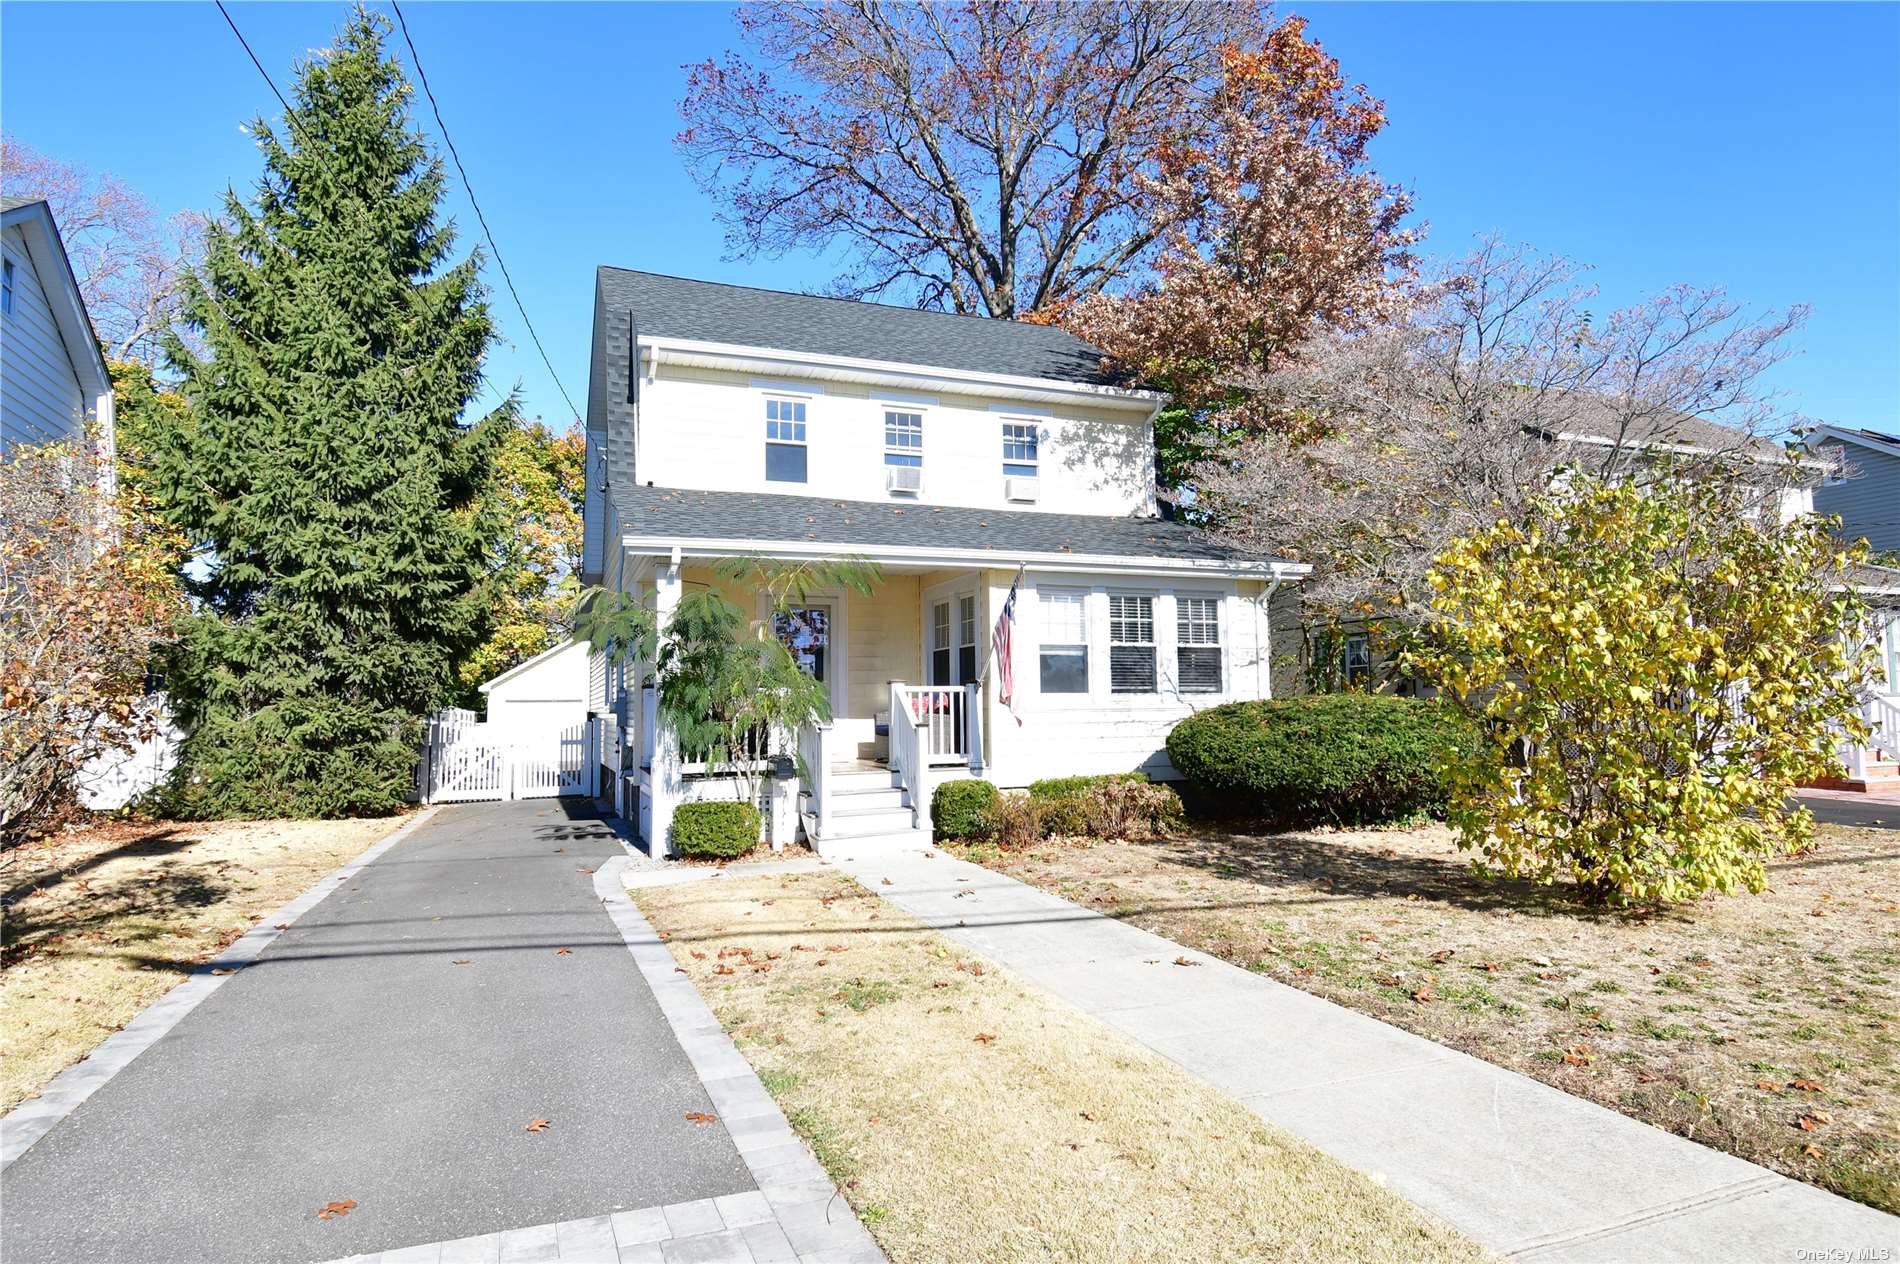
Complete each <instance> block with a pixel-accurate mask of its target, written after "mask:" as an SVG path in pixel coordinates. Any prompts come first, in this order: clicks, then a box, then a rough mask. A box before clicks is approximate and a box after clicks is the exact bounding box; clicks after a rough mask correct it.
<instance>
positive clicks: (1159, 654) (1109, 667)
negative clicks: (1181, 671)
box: [1102, 584, 1174, 702]
mask: <svg viewBox="0 0 1900 1264" xmlns="http://www.w3.org/2000/svg"><path fill="white" fill-rule="evenodd" d="M1114 597H1146V598H1147V599H1148V614H1149V618H1150V621H1151V622H1152V623H1153V631H1152V633H1151V636H1152V639H1151V640H1149V641H1145V642H1137V641H1117V640H1116V639H1115V616H1114V614H1113V609H1114V603H1113V602H1112V601H1111V600H1110V599H1111V598H1114ZM1164 607H1165V620H1164ZM1173 618H1174V602H1173V600H1171V599H1170V596H1169V594H1167V593H1165V592H1162V591H1160V590H1158V589H1153V588H1128V587H1124V586H1122V585H1119V584H1117V585H1114V586H1111V587H1108V588H1104V589H1103V590H1102V693H1103V696H1105V697H1108V698H1111V699H1115V700H1117V701H1122V700H1126V701H1129V702H1141V701H1147V700H1152V701H1154V702H1161V701H1163V700H1165V699H1167V698H1168V697H1169V695H1170V693H1171V692H1172V691H1171V690H1170V689H1169V687H1168V686H1169V683H1170V682H1169V680H1168V672H1167V659H1166V654H1167V652H1168V651H1169V650H1170V649H1172V648H1173V647H1172V642H1173V640H1174V634H1173V624H1172V623H1171V622H1166V620H1172V619H1173ZM1164 627H1165V628H1167V629H1168V630H1167V632H1166V634H1165V640H1164V639H1163V638H1164V633H1163V628H1164ZM1144 644H1145V645H1148V646H1149V647H1150V648H1151V649H1152V650H1153V651H1154V665H1155V687H1154V688H1153V689H1151V690H1143V691H1141V692H1139V693H1133V692H1125V691H1122V690H1118V689H1116V688H1115V680H1114V676H1113V671H1114V667H1113V662H1114V657H1115V655H1114V650H1115V647H1116V646H1117V645H1129V646H1138V645H1144Z"/></svg>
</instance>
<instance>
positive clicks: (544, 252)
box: [0, 0, 1900, 430]
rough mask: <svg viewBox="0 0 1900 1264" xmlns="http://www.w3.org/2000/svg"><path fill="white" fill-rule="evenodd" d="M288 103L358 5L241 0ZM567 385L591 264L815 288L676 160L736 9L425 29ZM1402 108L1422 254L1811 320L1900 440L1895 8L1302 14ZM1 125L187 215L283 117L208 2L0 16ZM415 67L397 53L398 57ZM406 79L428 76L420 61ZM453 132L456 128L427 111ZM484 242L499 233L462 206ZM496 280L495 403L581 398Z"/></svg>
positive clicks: (1796, 372) (1804, 365)
mask: <svg viewBox="0 0 1900 1264" xmlns="http://www.w3.org/2000/svg"><path fill="white" fill-rule="evenodd" d="M232 10H233V13H234V16H235V17H236V18H237V21H238V24H239V25H240V27H241V28H242V29H243V30H244V32H245V35H246V36H247V37H248V38H249V39H250V41H251V44H252V46H253V47H254V48H255V49H256V50H257V52H258V55H259V56H260V57H261V58H262V59H263V61H264V64H265V65H266V66H267V67H268V68H269V69H270V71H271V73H272V75H273V77H274V78H276V79H277V81H278V83H279V85H280V86H283V85H285V84H287V83H288V82H289V79H290V77H291V71H290V67H291V63H292V62H293V61H294V60H295V59H296V58H298V57H300V56H302V55H303V54H304V53H305V52H306V51H307V50H309V49H313V48H316V47H320V46H321V45H323V44H324V43H326V42H327V41H328V40H329V38H330V35H331V33H332V32H333V30H334V29H335V27H336V26H337V24H338V23H339V22H340V21H341V20H342V18H343V16H344V14H345V11H346V10H345V7H344V5H343V4H341V3H329V4H234V5H233V6H232ZM404 11H405V12H406V13H407V14H408V15H409V19H410V26H411V29H412V32H413V33H414V35H415V38H416V41H417V44H418V46H419V48H420V49H421V53H422V57H423V59H424V65H425V67H426V68H427V70H428V72H429V77H430V81H431V83H432V85H433V86H434V88H435V91H436V95H437V98H438V99H439V100H440V102H441V104H442V108H443V111H444V114H445V117H446V118H447V121H448V125H449V127H450V129H451V131H452V134H453V135H454V138H455V141H456V144H457V146H458V147H459V148H460V150H461V152H462V157H463V160H464V161H465V162H466V163H467V165H468V168H469V174H470V177H471V178H472V179H473V180H474V183H475V191H476V194H477V196H478V197H479V198H480V199H481V201H482V205H483V209H484V210H485V211H486V212H487V215H488V219H489V223H490V224H491V225H492V226H493V228H494V230H495V234H496V237H497V240H498V241H499V243H500V245H501V249H502V253H503V256H504V257H505V258H506V260H507V262H508V266H509V269H510V271H511V272H512V273H513V275H514V277H515V280H516V282H517V284H518V286H519V288H520V291H521V296H522V298H523V300H524V301H525V303H526V304H527V309H528V313H529V316H530V317H531V318H532V319H533V321H534V323H535V326H536V328H537V329H538V330H539V332H540V334H541V337H542V339H543V341H544V342H545V343H546V344H547V348H548V351H549V353H550V355H551V356H552V357H553V361H554V366H555V370H556V372H557V374H558V375H559V377H560V379H561V381H562V382H563V383H564V384H565V385H566V387H567V389H568V391H569V392H570V393H571V394H572V395H573V397H574V400H575V402H576V403H577V404H584V400H585V392H586V389H587V381H586V379H587V358H588V357H587V343H588V334H589V328H588V326H589V319H590V314H591V313H590V307H591V302H592V295H593V270H594V267H595V266H596V265H597V264H600V263H615V264H620V265H623V266H628V267H640V268H651V269H654V270H658V271H666V272H675V273H682V274H686V275H690V276H698V277H705V278H708V279H713V280H729V281H742V282H744V283H747V284H752V285H764V286H771V287H779V288H788V289H798V288H808V287H816V286H818V285H820V284H822V283H823V282H824V281H825V280H826V279H828V277H829V271H828V269H826V268H825V266H824V265H823V263H822V261H820V260H815V259H812V258H809V257H788V258H785V259H779V260H768V261H760V262H753V263H749V264H742V263H736V262H728V261H726V260H724V259H723V258H722V255H723V253H724V248H723V244H722V240H721V233H720V230H719V227H718V225H717V224H716V223H715V222H714V221H713V212H714V207H713V205H712V204H711V202H710V201H709V200H708V199H707V198H705V197H704V196H703V195H701V194H700V192H699V191H698V190H697V189H696V188H695V187H694V186H693V184H692V182H691V181H690V180H689V179H688V178H687V177H686V174H685V172H684V170H683V169H682V167H681V165H680V162H679V159H678V157H677V156H676V155H675V153H674V151H673V147H672V137H673V134H674V133H675V132H676V131H677V130H678V126H679V121H678V116H677V114H676V112H675V105H676V102H677V100H678V98H679V95H680V89H681V83H682V79H683V74H682V71H681V66H682V65H683V64H685V63H688V62H692V61H695V60H699V59H702V58H705V57H708V56H712V55H714V54H716V53H718V52H720V51H721V50H723V49H725V48H727V47H729V46H731V45H732V44H734V43H735V36H734V31H733V27H732V23H731V19H730V14H729V12H728V11H727V10H726V9H725V8H724V7H723V6H720V5H715V4H657V3H656V4H536V5H525V4H451V3H431V2H425V0H416V2H415V3H414V4H412V5H409V6H405V10H404ZM1297 11H1298V12H1301V13H1304V14H1305V15H1307V17H1308V18H1309V19H1310V27H1309V31H1310V33H1311V34H1312V35H1313V36H1315V37H1316V38H1318V39H1319V40H1321V41H1322V42H1323V43H1324V44H1325V45H1326V46H1327V48H1328V49H1329V50H1330V51H1331V52H1333V53H1334V54H1335V55H1337V56H1338V57H1340V58H1341V60H1342V61H1343V63H1344V65H1345V68H1346V71H1347V73H1348V74H1349V75H1351V76H1352V77H1353V78H1355V79H1358V80H1360V81H1363V82H1364V83H1366V84H1367V85H1368V86H1369V87H1370V88H1371V89H1372V90H1373V91H1374V92H1375V93H1376V94H1378V95H1380V96H1382V97H1384V98H1385V100H1386V103H1387V109H1388V113H1389V115H1390V117H1391V124H1390V127H1389V128H1388V130H1387V132H1386V133H1385V134H1384V135H1383V136H1382V137H1381V138H1380V140H1379V141H1378V142H1377V144H1376V147H1375V149H1374V157H1375V159H1376V161H1377V163H1378V166H1379V168H1380V170H1381V172H1382V174H1384V175H1385V177H1386V178H1387V179H1390V180H1396V181H1399V182H1402V183H1404V184H1406V185H1408V186H1410V187H1411V188H1412V189H1413V191H1414V193H1415V195H1416V197H1417V200H1418V206H1419V209H1420V213H1421V217H1422V218H1424V219H1426V220H1428V221H1429V223H1430V226H1431V235H1430V238H1429V241H1428V249H1430V250H1433V251H1437V252H1443V253H1458V252H1460V251H1462V250H1463V249H1465V248H1466V247H1467V246H1468V245H1469V243H1470V242H1471V240H1472V239H1473V237H1474V235H1475V234H1479V233H1485V232H1496V233H1500V234H1502V235H1504V236H1506V237H1508V238H1511V239H1513V240H1518V241H1526V242H1530V243H1532V244H1534V245H1537V246H1539V247H1541V248H1544V249H1547V250H1552V251H1557V252H1560V253H1563V254H1566V255H1569V256H1570V257H1572V258H1575V259H1578V260H1580V261H1583V262H1587V263H1591V264H1593V265H1595V266H1596V272H1595V276H1594V279H1595V280H1596V282H1597V283H1598V284H1599V285H1600V286H1601V287H1602V289H1603V300H1602V306H1603V310H1608V309H1610V308H1611V307H1614V306H1617V305H1620V304H1622V303H1626V302H1629V301H1632V300H1633V299H1634V298H1636V297H1637V296H1639V295H1641V294H1643V293H1645V292H1649V291H1653V290H1656V289H1660V288H1662V287H1664V286H1666V285H1669V284H1672V283H1675V282H1689V283H1692V284H1697V285H1722V286H1726V287H1727V288H1728V290H1729V291H1730V293H1731V294H1732V295H1733V296H1735V297H1736V298H1738V299H1742V300H1745V301H1747V302H1748V303H1750V304H1752V305H1755V306H1757V307H1760V308H1768V307H1781V306H1786V305H1788V304H1791V303H1801V302H1805V303H1808V304H1811V305H1812V307H1813V309H1814V314H1813V317H1812V319H1811V321H1810V323H1809V325H1808V327H1807V328H1806V330H1805V331H1804V332H1803V333H1802V334H1801V335H1800V341H1799V348H1800V353H1801V354H1800V355H1799V356H1797V357H1796V358H1795V359H1794V360H1792V361H1791V362H1789V363H1787V364H1785V365H1783V366H1781V367H1779V368H1778V369H1777V370H1776V374H1775V379H1774V380H1775V382H1776V383H1777V385H1779V386H1780V387H1781V388H1782V389H1784V390H1785V391H1787V392H1788V394H1789V397H1790V403H1791V405H1792V406H1793V407H1795V408H1798V409H1799V410H1801V411H1802V412H1805V413H1808V414H1810V415H1813V416H1817V417H1821V418H1823V419H1827V420H1837V421H1843V422H1846V423H1849V424H1859V425H1870V426H1875V427H1881V428H1885V429H1888V430H1896V429H1900V6H1896V5H1891V4H1845V5H1824V4H1801V5H1775V4H1746V5H1723V4H1673V5H1648V4H1596V5H1572V4H1458V5H1441V4H1319V5H1312V6H1307V7H1301V8H1298V9H1297ZM0 30H3V31H4V44H0V123H4V126H5V127H6V129H7V131H8V132H9V133H11V134H13V135H14V136H16V137H17V138H19V139H21V140H24V141H25V142H27V143H28V144H31V145H33V146H35V147H36V148H38V149H41V150H43V151H46V152H48V153H51V154H54V155H56V156H58V157H61V158H64V159H66V160H68V161H74V162H80V163H84V164H86V165H88V166H92V167H95V168H100V169H105V170H110V171H113V172H115V173H116V174H118V175H120V176H122V177H123V178H125V179H126V180H128V181H130V182H131V183H132V184H134V185H136V186H137V187H139V188H141V189H143V190H144V191H145V192H146V193H148V194H149V195H150V196H152V197H153V198H154V199H155V200H156V201H157V202H158V203H159V204H160V206H161V207H162V208H164V209H165V210H167V211H171V210H178V209H183V208H188V207H189V208H206V207H210V206H211V205H213V204H214V202H215V200H216V198H217V195H218V194H219V192H220V191H221V190H222V189H223V188H224V186H225V185H226V184H227V183H235V184H236V185H237V186H238V188H239V189H240V190H243V189H245V188H248V187H249V185H250V184H251V183H252V181H253V180H254V179H255V176H256V173H257V170H258V157H257V153H256V151H255V149H254V148H253V146H252V144H251V142H250V141H249V140H248V139H247V138H246V137H245V136H243V135H242V134H241V133H240V132H239V130H238V125H239V124H240V123H241V122H242V121H243V120H245V119H246V118H248V117H250V116H251V115H252V114H253V113H255V112H258V111H261V110H266V109H267V108H268V109H270V110H275V108H276V103H275V101H274V100H272V99H271V97H270V95H269V90H268V89H267V88H266V87H265V85H264V82H263V80H262V79H260V78H259V77H258V74H257V72H256V70H255V69H253V68H252V66H251V65H250V63H249V61H248V60H247V59H246V58H245V56H244V52H243V50H242V49H241V48H240V47H239V46H238V44H237V41H236V40H235V39H233V38H232V36H231V34H230V32H229V30H228V29H226V27H225V25H224V22H223V19H222V18H220V17H219V15H218V12H217V10H216V8H214V7H213V6H211V5H210V4H164V5H159V4H106V5H101V4H58V5H55V4H26V3H20V2H18V0H10V2H8V3H6V4H4V5H0ZM397 47H398V48H399V49H400V43H399V42H398V44H397ZM403 56H404V57H405V59H406V57H407V53H406V51H404V52H403ZM421 118H422V121H423V122H424V125H425V126H426V127H427V128H428V130H429V131H430V132H431V133H432V134H433V133H434V129H435V123H434V120H433V119H432V118H429V117H428V116H427V114H426V112H424V113H423V114H422V115H421ZM451 209H452V212H453V214H454V215H455V217H456V220H457V222H458V224H459V226H460V228H461V230H462V232H463V244H464V246H468V245H472V244H473V243H474V241H475V240H476V237H475V234H476V233H477V231H478V229H477V225H476V223H475V219H474V216H473V215H472V214H471V213H469V211H468V209H467V205H466V199H465V198H464V196H463V194H462V193H461V190H460V188H459V187H457V188H456V189H455V193H454V198H453V200H452V203H451ZM490 272H491V280H493V281H494V282H495V283H496V284H497V293H496V295H495V306H496V312H497V315H498V317H499V320H500V324H501V329H502V332H503V334H504V336H505V338H506V339H507V342H506V345H504V346H502V347H501V348H499V349H498V350H497V352H496V353H495V355H494V356H493V358H492V361H491V366H490V376H491V379H492V380H493V381H494V382H495V384H496V385H497V386H498V387H499V388H500V389H503V390H505V389H507V388H508V387H510V386H512V385H514V384H515V383H516V382H519V383H520V385H521V389H522V392H523V395H524V398H525V400H526V402H527V405H528V409H529V412H530V413H531V414H538V415H542V416H545V417H547V418H548V419H549V420H550V421H558V420H559V419H561V418H562V417H563V416H564V414H565V407H564V405H563V404H562V403H561V399H560V395H559V394H558V392H557V391H556V389H555V387H554V384H553V382H552V380H551V379H550V377H549V375H548V373H547V371H546V370H545V369H544V368H542V366H541V364H540V360H539V357H538V356H537V355H536V354H535V351H534V349H533V347H532V345H531V344H530V343H529V341H528V339H527V337H526V334H525V332H524V330H523V329H522V324H521V319H520V317H519V316H518V315H517V314H516V313H515V311H514V310H513V307H512V304H511V303H510V302H509V300H508V298H507V296H506V295H505V294H504V293H502V292H500V290H499V277H498V276H494V275H492V274H493V264H492V263H491V264H490Z"/></svg>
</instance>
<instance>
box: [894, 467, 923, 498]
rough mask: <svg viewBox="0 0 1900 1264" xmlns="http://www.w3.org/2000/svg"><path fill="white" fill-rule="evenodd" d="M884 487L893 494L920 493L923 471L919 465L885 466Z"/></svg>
mask: <svg viewBox="0 0 1900 1264" xmlns="http://www.w3.org/2000/svg"><path fill="white" fill-rule="evenodd" d="M884 487H885V490H887V491H893V492H920V491H922V490H923V489H924V470H923V467H922V466H920V465H887V466H885V467H884Z"/></svg>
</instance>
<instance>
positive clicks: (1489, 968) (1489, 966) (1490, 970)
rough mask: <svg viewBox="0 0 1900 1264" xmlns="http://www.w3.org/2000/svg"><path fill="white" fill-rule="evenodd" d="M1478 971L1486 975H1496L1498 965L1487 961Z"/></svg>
mask: <svg viewBox="0 0 1900 1264" xmlns="http://www.w3.org/2000/svg"><path fill="white" fill-rule="evenodd" d="M1478 969H1480V970H1482V971H1484V972H1485V973H1486V974H1496V973H1497V972H1498V963H1497V962H1495V961H1487V962H1485V963H1484V964H1483V965H1481V966H1479V967H1478Z"/></svg>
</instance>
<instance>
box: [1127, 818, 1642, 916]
mask: <svg viewBox="0 0 1900 1264" xmlns="http://www.w3.org/2000/svg"><path fill="white" fill-rule="evenodd" d="M1190 829H1191V832H1190V833H1189V834H1187V835H1186V836H1184V837H1179V838H1170V839H1163V840H1160V841H1158V842H1155V843H1152V844H1149V845H1150V846H1152V847H1154V848H1155V849H1156V851H1157V852H1158V853H1159V854H1160V855H1161V856H1163V857H1165V858H1166V859H1168V860H1171V861H1174V862H1175V863H1177V864H1180V865H1183V866H1186V867H1188V868H1191V869H1200V870H1204V871H1207V872H1209V873H1212V874H1214V875H1215V876H1217V877H1222V878H1233V879H1240V880H1242V881H1246V882H1252V883H1255V884H1257V885H1259V886H1261V887H1266V888H1276V887H1277V888H1301V889H1307V888H1312V887H1320V888H1322V889H1323V890H1324V891H1325V892H1326V893H1327V894H1329V895H1335V896H1397V897H1401V898H1403V897H1406V896H1411V895H1416V896H1417V897H1418V898H1419V899H1421V900H1429V901H1432V902H1434V903H1440V904H1451V905H1455V906H1457V907H1459V908H1464V909H1471V910H1475V911H1478V912H1502V911H1507V910H1508V911H1511V912H1515V913H1519V914H1522V915H1526V916H1534V917H1564V918H1583V919H1587V920H1592V921H1596V920H1631V919H1643V920H1647V919H1650V918H1654V917H1656V916H1658V915H1661V914H1663V913H1664V910H1661V909H1657V908H1647V907H1644V908H1628V909H1614V908H1599V907H1596V906H1593V905H1590V904H1586V903H1584V902H1583V901H1582V900H1579V899H1578V898H1576V896H1575V894H1574V893H1573V892H1572V891H1571V890H1570V889H1569V888H1568V887H1564V886H1550V887H1546V886H1539V885H1537V884H1536V883H1533V882H1522V881H1517V880H1512V879H1502V878H1485V877H1481V876H1479V875H1477V874H1474V873H1472V872H1471V869H1470V867H1469V862H1468V861H1467V860H1466V859H1465V857H1464V856H1463V855H1462V854H1460V853H1453V852H1449V851H1448V852H1447V854H1446V855H1444V856H1443V857H1437V856H1421V855H1418V854H1416V853H1406V852H1402V851H1400V850H1398V849H1397V848H1393V847H1384V848H1382V847H1378V846H1377V845H1375V844H1372V843H1369V842H1367V841H1365V840H1366V837H1367V836H1366V834H1365V833H1363V832H1362V833H1360V834H1358V835H1357V839H1356V841H1353V842H1346V841H1343V840H1341V839H1338V838H1334V837H1331V836H1329V835H1326V834H1323V833H1308V832H1300V831H1292V832H1278V831H1275V830H1273V829H1272V828H1271V827H1268V826H1262V825H1258V824H1255V823H1250V822H1235V821H1202V822H1196V823H1194V824H1193V825H1192V826H1191V827H1190Z"/></svg>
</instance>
